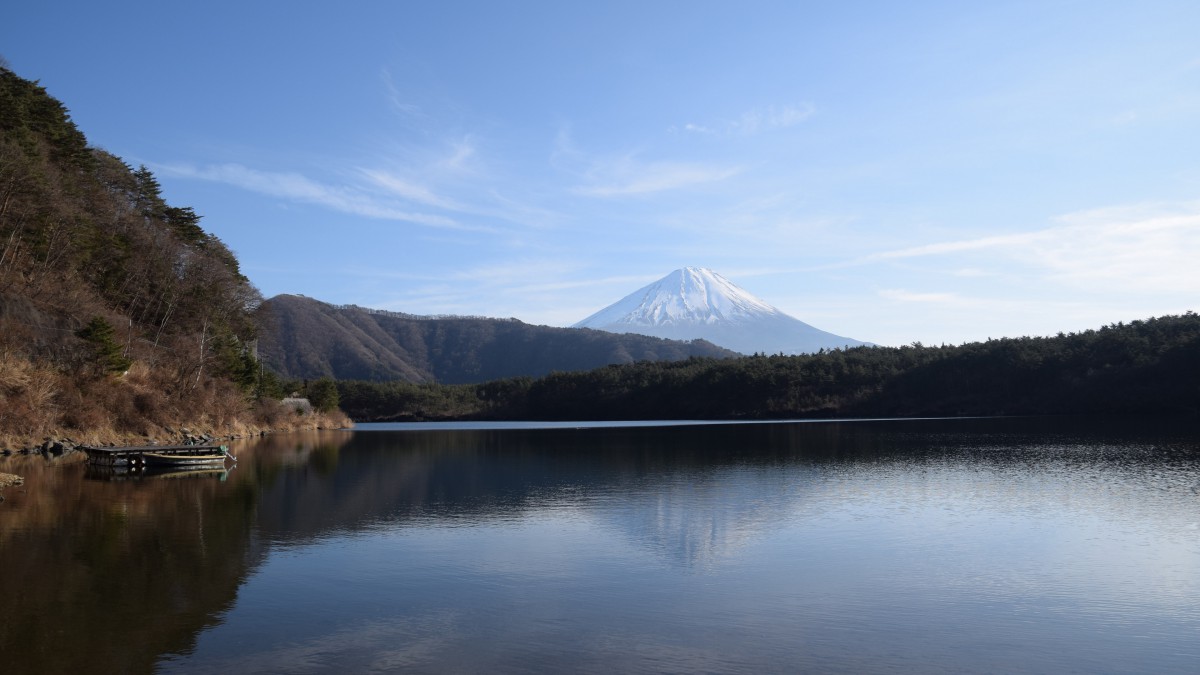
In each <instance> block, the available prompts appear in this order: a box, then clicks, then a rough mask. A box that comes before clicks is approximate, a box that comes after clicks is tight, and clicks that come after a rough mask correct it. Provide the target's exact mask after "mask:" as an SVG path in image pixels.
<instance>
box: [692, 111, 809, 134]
mask: <svg viewBox="0 0 1200 675" xmlns="http://www.w3.org/2000/svg"><path fill="white" fill-rule="evenodd" d="M816 112H817V108H816V106H814V105H813V104H811V103H801V104H798V105H784V106H767V107H765V108H755V109H753V110H747V111H746V112H744V113H742V114H741V115H739V116H738V117H737V118H736V119H732V120H726V121H725V122H721V123H719V124H697V123H691V122H689V123H688V124H685V125H683V130H684V131H686V132H689V133H693V134H702V135H716V134H721V135H741V136H751V135H754V134H758V133H761V132H764V131H769V130H773V129H786V128H788V127H793V126H796V125H797V124H800V123H801V122H804V121H805V120H807V119H808V118H810V117H812V116H813V115H814V114H816Z"/></svg>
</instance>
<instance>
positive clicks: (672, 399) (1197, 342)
mask: <svg viewBox="0 0 1200 675" xmlns="http://www.w3.org/2000/svg"><path fill="white" fill-rule="evenodd" d="M339 393H340V398H341V401H342V405H343V409H344V410H346V412H347V413H348V414H350V416H351V417H353V418H354V419H356V420H369V419H389V418H394V419H438V418H449V417H460V418H482V419H536V420H570V419H579V420H609V419H785V418H805V417H864V416H869V417H875V416H879V417H903V416H953V415H1038V414H1074V413H1084V414H1127V413H1135V414H1145V413H1173V414H1188V415H1197V414H1200V316H1197V315H1196V314H1194V313H1188V314H1185V315H1182V316H1166V317H1161V318H1157V319H1149V320H1146V321H1134V322H1132V323H1128V324H1116V325H1112V326H1106V327H1104V328H1101V329H1099V330H1091V331H1084V332H1081V333H1072V334H1070V335H1058V336H1055V337H1044V338H1029V337H1024V338H1006V339H1001V340H988V341H987V342H977V343H970V344H965V345H961V346H941V347H926V346H922V345H919V344H917V345H911V346H906V347H899V348H891V347H857V348H854V349H848V350H835V351H831V352H824V353H820V354H812V355H803V356H751V357H745V358H739V359H726V360H719V359H689V360H686V361H681V362H675V363H636V364H631V365H625V366H610V367H606V368H600V369H596V370H592V371H590V372H578V373H554V374H551V375H549V376H547V377H544V378H541V379H538V380H532V379H528V378H523V379H512V380H505V381H497V382H491V383H487V384H483V385H478V386H471V387H465V386H460V387H445V386H443V387H438V386H434V385H422V386H417V385H408V384H401V383H391V384H371V383H363V382H343V383H339Z"/></svg>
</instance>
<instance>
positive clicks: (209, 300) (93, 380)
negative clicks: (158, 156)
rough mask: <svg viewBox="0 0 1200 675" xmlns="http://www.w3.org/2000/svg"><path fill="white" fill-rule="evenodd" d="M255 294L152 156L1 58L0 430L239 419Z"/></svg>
mask: <svg viewBox="0 0 1200 675" xmlns="http://www.w3.org/2000/svg"><path fill="white" fill-rule="evenodd" d="M261 302H262V298H261V296H260V294H259V292H258V291H257V289H255V288H254V286H253V285H252V284H251V283H250V282H249V280H248V279H247V278H246V277H245V276H244V275H242V274H241V271H240V269H239V267H238V261H237V258H236V257H235V256H234V254H233V252H232V251H230V250H229V248H228V247H227V246H226V245H225V244H224V243H223V242H222V241H221V240H220V239H218V238H217V237H216V236H214V235H212V234H211V233H208V232H206V231H205V230H204V229H203V228H202V227H201V226H200V216H199V215H197V214H196V213H195V212H194V211H193V210H192V209H191V208H188V207H178V206H173V205H170V204H168V203H167V202H166V200H165V199H164V197H163V195H162V191H161V187H160V185H159V183H158V180H157V179H156V178H155V177H154V175H153V173H151V171H150V170H148V169H147V168H146V167H144V166H143V167H137V168H133V167H131V166H129V165H128V164H126V163H125V162H124V161H122V160H121V159H120V158H118V157H116V156H114V155H112V154H110V153H108V152H105V151H104V150H101V149H98V148H94V147H90V146H89V145H88V143H87V139H86V138H85V137H84V135H83V133H81V132H80V131H79V129H77V128H76V126H75V124H74V122H72V120H71V117H70V115H69V113H68V111H67V109H66V108H65V107H64V106H63V105H62V104H61V103H60V102H59V101H57V100H55V99H54V98H53V97H51V96H50V95H49V94H47V93H46V90H45V89H44V88H43V87H41V86H40V85H39V84H38V83H36V82H31V81H28V80H25V79H22V78H21V77H19V76H17V75H16V74H14V73H13V72H12V71H10V70H8V69H6V68H3V67H0V441H3V439H5V438H8V439H33V440H38V438H37V437H38V436H42V435H51V434H63V435H65V434H67V433H68V432H69V433H72V434H75V435H77V436H78V435H80V434H83V433H85V432H86V433H99V434H100V435H104V436H106V437H108V438H114V437H117V436H122V435H126V436H128V435H130V434H136V435H154V434H156V433H158V432H161V431H162V430H163V429H166V428H177V427H178V426H183V425H189V426H195V427H206V428H216V427H218V426H223V427H229V426H230V425H238V424H245V423H248V420H249V419H250V418H251V417H252V415H250V414H249V410H250V408H251V402H250V401H251V399H252V397H253V396H254V394H256V393H262V390H263V384H264V383H263V382H262V381H261V380H262V378H261V375H262V373H263V371H262V370H261V369H260V368H259V367H258V365H257V363H256V361H255V357H254V349H253V345H254V342H255V339H256V337H257V327H256V323H255V319H254V314H253V312H254V310H255V309H256V308H257V307H258V305H259V304H260V303H261Z"/></svg>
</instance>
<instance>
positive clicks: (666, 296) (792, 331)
mask: <svg viewBox="0 0 1200 675" xmlns="http://www.w3.org/2000/svg"><path fill="white" fill-rule="evenodd" d="M574 327H575V328H594V329H597V330H604V331H609V332H612V333H641V334H643V335H653V336H656V337H662V338H669V339H673V340H694V339H696V338H703V339H705V340H708V341H709V342H712V343H713V344H717V345H720V346H722V347H725V348H727V349H732V350H734V351H738V352H742V353H743V354H752V353H756V352H762V353H767V354H775V353H779V352H782V353H786V354H797V353H803V352H815V351H817V350H819V349H835V348H842V347H853V346H857V345H862V344H865V343H863V342H860V341H858V340H853V339H850V338H845V337H841V336H838V335H834V334H832V333H826V332H825V331H823V330H819V329H817V328H814V327H812V326H810V325H808V324H806V323H804V322H803V321H801V320H799V319H796V318H793V317H791V316H788V315H787V314H784V313H783V312H781V311H779V310H778V309H776V308H774V307H772V306H771V305H769V304H767V303H766V302H764V301H762V300H760V299H758V298H756V297H754V296H753V295H751V294H750V293H748V292H746V291H745V290H743V289H741V288H739V287H738V286H737V285H736V284H734V283H733V282H732V281H730V280H728V279H726V278H725V277H723V276H721V275H720V274H717V273H716V272H714V271H712V270H710V269H705V268H703V267H684V268H683V269H678V270H675V271H674V272H671V273H670V274H668V275H667V276H665V277H663V278H662V279H659V280H658V281H656V282H654V283H652V284H650V285H649V286H646V287H644V288H641V289H639V290H637V291H635V292H633V293H630V294H629V295H627V296H625V297H624V298H622V299H621V300H618V301H617V302H615V303H613V304H611V305H609V306H608V307H605V308H604V309H602V310H600V311H599V312H596V313H595V314H593V315H591V316H589V317H588V318H586V319H584V320H583V321H580V322H579V323H577V324H575V326H574Z"/></svg>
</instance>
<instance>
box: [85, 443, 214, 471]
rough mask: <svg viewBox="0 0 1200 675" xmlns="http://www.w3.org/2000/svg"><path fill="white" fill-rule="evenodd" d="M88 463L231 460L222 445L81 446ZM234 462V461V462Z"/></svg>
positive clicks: (181, 462) (182, 462)
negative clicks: (159, 458) (175, 459)
mask: <svg viewBox="0 0 1200 675" xmlns="http://www.w3.org/2000/svg"><path fill="white" fill-rule="evenodd" d="M79 449H80V450H83V451H84V452H86V453H87V456H88V461H89V462H91V463H92V464H95V465H97V466H145V465H146V463H147V462H146V460H147V455H150V456H152V457H154V458H157V457H172V458H178V460H179V463H180V464H185V465H186V464H204V463H206V461H205V460H209V462H207V463H211V462H212V461H217V460H222V461H223V460H224V458H225V457H229V458H230V459H233V455H230V454H229V450H228V448H226V447H225V446H224V445H134V446H126V447H121V448H106V447H93V446H82V447H80V448H79ZM235 461H236V460H235Z"/></svg>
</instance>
